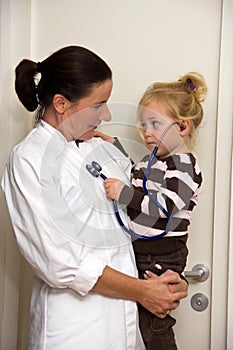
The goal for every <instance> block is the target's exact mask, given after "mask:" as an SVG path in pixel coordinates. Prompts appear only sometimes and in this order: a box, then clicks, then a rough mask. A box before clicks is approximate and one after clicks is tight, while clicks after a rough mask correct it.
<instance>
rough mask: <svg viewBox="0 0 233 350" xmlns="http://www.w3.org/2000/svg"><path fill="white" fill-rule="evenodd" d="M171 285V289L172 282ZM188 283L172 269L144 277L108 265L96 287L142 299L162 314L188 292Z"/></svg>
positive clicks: (117, 295) (98, 290) (137, 300)
mask: <svg viewBox="0 0 233 350" xmlns="http://www.w3.org/2000/svg"><path fill="white" fill-rule="evenodd" d="M170 285H172V286H173V287H172V292H171V291H170V289H169V286H170ZM187 289H188V286H187V283H186V282H185V281H183V280H182V279H181V278H180V277H179V275H178V274H177V273H175V272H173V271H166V273H164V274H163V275H161V276H160V277H158V276H155V277H154V278H153V279H148V280H141V279H138V278H134V277H130V276H128V275H124V274H122V273H121V272H118V271H116V270H114V269H111V268H110V267H108V266H106V268H105V269H104V271H103V274H102V276H101V277H100V278H99V279H98V281H97V283H96V284H95V286H94V287H93V291H95V292H98V293H101V294H104V295H107V296H111V297H115V298H121V299H128V300H132V301H136V302H139V303H140V304H141V305H143V306H144V307H145V308H146V309H148V310H149V311H151V312H152V313H154V314H156V315H157V316H158V317H160V318H163V317H165V316H166V312H167V310H174V309H176V308H177V306H178V305H179V302H180V300H181V299H182V298H185V297H186V296H187Z"/></svg>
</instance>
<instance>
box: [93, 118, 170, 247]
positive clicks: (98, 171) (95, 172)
mask: <svg viewBox="0 0 233 350" xmlns="http://www.w3.org/2000/svg"><path fill="white" fill-rule="evenodd" d="M174 124H177V122H174V123H171V124H170V125H168V126H167V128H166V129H165V130H164V131H163V133H162V135H161V137H160V139H159V141H158V143H157V145H156V146H155V148H154V150H153V151H152V153H151V155H150V158H149V162H148V165H147V168H146V171H145V174H144V176H143V181H142V184H143V190H144V192H145V194H146V195H147V196H148V197H149V198H150V200H151V201H152V202H153V203H154V204H155V205H156V206H157V207H159V209H160V210H161V211H162V212H163V213H164V215H165V216H166V218H167V220H168V222H167V226H166V229H165V230H164V231H163V232H162V233H160V234H158V235H156V236H144V235H139V234H137V233H136V232H134V231H132V230H130V229H128V228H127V227H126V226H125V224H124V223H123V221H122V219H121V216H120V213H119V210H118V205H117V202H116V201H115V200H112V203H113V207H114V212H115V215H116V218H117V221H118V223H119V225H120V226H121V227H122V229H123V230H124V231H125V232H127V233H128V234H129V235H130V236H131V237H132V238H135V239H140V240H147V241H152V240H156V239H159V238H162V237H163V236H165V235H166V234H167V233H168V232H169V231H171V227H172V219H171V215H170V214H169V213H168V211H167V210H166V209H165V208H164V207H163V206H162V204H161V203H159V202H158V201H157V200H156V199H155V198H154V197H153V195H152V194H151V193H150V192H149V191H148V189H147V187H146V183H147V180H148V177H149V174H150V171H151V166H152V162H153V160H154V158H155V156H156V154H157V151H158V148H159V145H160V143H161V141H162V139H163V137H164V136H165V135H166V133H167V132H168V130H169V129H170V128H171V127H172V126H173V125H174ZM86 168H87V170H88V171H89V173H91V174H92V175H93V176H94V177H99V176H100V177H101V178H102V179H103V180H105V179H107V176H106V175H104V174H103V173H102V171H101V170H102V167H101V165H100V164H99V163H97V162H95V161H92V163H91V165H90V164H87V165H86Z"/></svg>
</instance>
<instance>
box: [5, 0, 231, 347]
mask: <svg viewBox="0 0 233 350" xmlns="http://www.w3.org/2000/svg"><path fill="white" fill-rule="evenodd" d="M11 2H12V3H15V0H14V1H11ZM21 2H25V1H23V0H21ZM31 4H32V8H31V16H32V18H31V43H32V46H31V56H32V58H33V59H35V60H38V61H41V60H43V58H44V57H46V56H47V55H48V54H49V53H51V52H53V51H55V50H57V48H59V47H62V46H66V45H69V44H77V45H83V46H86V47H88V48H90V49H92V50H94V51H96V52H97V53H99V54H100V55H101V56H102V57H103V58H104V59H106V60H107V61H108V62H109V64H110V66H111V67H112V70H113V73H114V90H113V93H112V97H111V101H112V102H116V103H119V102H120V103H122V102H125V103H126V104H128V103H133V104H136V103H137V102H138V99H139V98H140V96H141V94H142V92H143V91H144V89H145V88H146V87H147V86H148V85H149V84H150V83H151V82H152V81H155V80H174V79H178V78H179V76H180V75H182V74H184V73H185V72H188V71H192V70H195V71H199V72H200V73H202V74H203V75H204V76H205V78H206V81H207V85H208V87H209V93H208V97H207V100H206V102H205V121H204V124H203V127H202V129H201V130H200V133H199V137H198V142H197V147H196V154H197V157H198V159H199V163H200V166H201V168H202V171H203V174H204V177H205V183H204V187H203V192H202V194H201V197H200V201H199V205H198V207H197V208H196V210H195V211H194V218H193V220H192V227H191V230H190V232H191V233H190V239H189V249H190V255H189V259H188V265H187V269H186V270H191V269H192V267H193V266H194V265H196V264H199V263H203V264H205V265H206V266H207V267H208V268H209V269H210V277H209V278H208V279H207V280H206V281H204V282H200V283H198V282H196V283H190V288H189V297H188V298H187V299H186V300H184V301H182V304H181V306H180V308H179V309H178V310H177V311H176V312H175V314H176V318H177V325H176V328H175V332H176V335H177V343H178V345H179V350H197V349H198V350H209V349H211V350H225V349H226V334H225V333H226V328H227V325H226V309H227V305H226V302H227V301H226V292H227V263H228V262H227V245H228V220H229V217H228V207H229V193H230V191H229V186H230V185H229V184H230V179H229V176H228V175H229V174H230V156H229V154H230V152H231V136H232V135H231V127H232V122H231V119H232V111H231V114H229V110H228V109H227V107H228V105H229V103H228V102H229V100H228V101H226V100H225V96H228V97H229V91H231V97H230V98H231V99H232V90H230V87H231V84H232V75H229V74H232V71H229V74H227V72H226V71H227V69H228V68H227V67H228V66H227V67H226V66H225V63H226V62H224V59H225V61H227V63H229V62H228V60H229V59H230V58H231V62H232V61H233V60H232V56H233V55H232V49H231V51H228V50H229V48H232V34H231V35H229V36H228V34H227V33H225V30H226V27H227V28H228V27H229V22H230V23H232V21H233V18H232V0H195V1H187V0H146V1H139V0H136V1H135V0H127V1H115V0H99V1H98V2H97V1H96V2H95V1H93V0H86V1H82V0H68V1H62V0H60V1H59V6H58V2H57V1H55V0H49V1H37V0H32V1H31ZM54 8H55V9H56V15H54ZM12 25H14V22H13V21H12ZM19 27H20V24H19V23H16V24H15V30H14V33H15V36H16V37H17V38H18V42H21V41H22V34H20V32H19V31H18V30H17V28H19ZM223 29H224V30H223ZM222 30H223V31H222ZM23 38H25V35H23ZM15 49H17V47H16V48H15ZM222 49H223V51H222ZM226 49H227V50H226ZM224 50H226V51H227V52H225V51H224ZM22 58H23V57H22ZM221 60H223V61H221ZM16 63H17V62H15V61H14V62H13V63H12V69H13V68H14V67H15V65H16ZM231 65H232V64H231ZM224 67H225V68H224ZM223 68H224V69H225V70H224V69H223ZM229 77H230V78H229ZM229 79H231V81H230V82H229ZM12 88H13V87H12ZM219 89H220V90H219ZM12 114H14V111H12ZM17 116H18V118H19V117H22V119H23V118H24V113H23V112H22V115H21V116H20V115H19V112H18V111H17ZM122 118H123V115H122V114H121V113H119V114H118V115H115V116H114V120H113V121H114V122H118V123H119V124H118V127H116V125H115V126H114V130H113V134H114V135H122V136H123V137H124V138H126V139H134V138H135V139H136V140H137V142H138V138H137V137H136V136H135V134H134V131H133V130H132V127H131V126H129V127H128V128H127V127H126V126H125V125H124V127H123V128H121V127H120V125H121V124H122V123H123V122H124V123H126V122H128V123H129V124H130V125H133V124H134V123H135V118H134V117H132V118H131V117H129V119H128V120H127V118H124V119H122ZM130 147H131V150H132V154H133V151H135V143H132V142H131V143H130V145H129V148H130ZM136 153H137V152H136ZM137 155H138V154H137ZM21 284H22V288H21V290H22V291H24V281H22V283H21ZM196 293H203V294H204V295H205V296H206V297H207V298H208V300H209V304H208V307H207V308H206V309H205V310H204V311H195V310H194V309H193V308H192V307H191V305H190V300H191V298H192V296H193V295H195V294H196ZM20 298H21V302H20V303H21V306H23V305H24V304H25V305H26V304H27V305H28V299H27V300H26V302H25V294H24V293H22V294H21V295H20ZM26 308H27V306H26V307H25V309H26ZM25 309H24V307H22V309H21V311H20V312H21V314H20V315H19V317H20V320H21V328H20V333H21V337H22V338H23V339H26V337H27V334H26V333H27V323H26V322H24V320H27V316H26V312H25ZM25 342H26V340H25ZM24 348H26V346H25V347H23V346H22V349H24ZM229 350H230V348H229Z"/></svg>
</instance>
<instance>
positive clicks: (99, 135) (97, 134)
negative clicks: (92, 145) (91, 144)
mask: <svg viewBox="0 0 233 350" xmlns="http://www.w3.org/2000/svg"><path fill="white" fill-rule="evenodd" d="M94 137H100V138H101V139H102V140H103V141H108V142H111V143H113V142H114V141H115V139H114V138H113V137H112V136H109V135H106V134H104V133H102V132H100V131H99V130H95V134H94Z"/></svg>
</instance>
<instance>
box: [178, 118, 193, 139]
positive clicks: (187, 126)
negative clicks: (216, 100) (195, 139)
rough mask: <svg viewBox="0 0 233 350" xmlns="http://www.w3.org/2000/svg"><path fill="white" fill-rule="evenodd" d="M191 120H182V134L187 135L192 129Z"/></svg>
mask: <svg viewBox="0 0 233 350" xmlns="http://www.w3.org/2000/svg"><path fill="white" fill-rule="evenodd" d="M190 126H191V122H190V120H186V119H183V120H181V121H180V135H181V136H186V135H188V133H189V131H190Z"/></svg>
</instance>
